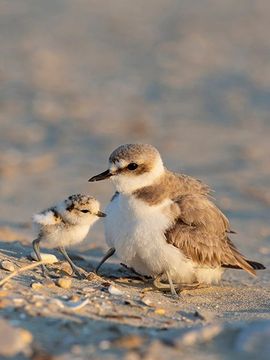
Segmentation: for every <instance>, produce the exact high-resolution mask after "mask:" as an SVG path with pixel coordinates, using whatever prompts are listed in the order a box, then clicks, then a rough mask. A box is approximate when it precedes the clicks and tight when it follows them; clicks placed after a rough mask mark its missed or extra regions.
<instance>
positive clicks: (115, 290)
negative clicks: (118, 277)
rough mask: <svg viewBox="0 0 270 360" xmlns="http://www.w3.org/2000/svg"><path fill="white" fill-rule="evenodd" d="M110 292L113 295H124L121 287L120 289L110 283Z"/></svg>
mask: <svg viewBox="0 0 270 360" xmlns="http://www.w3.org/2000/svg"><path fill="white" fill-rule="evenodd" d="M108 292H109V293H110V294H111V295H116V296H122V295H124V292H123V291H122V290H120V289H118V288H117V287H116V286H113V285H110V286H109V287H108Z"/></svg>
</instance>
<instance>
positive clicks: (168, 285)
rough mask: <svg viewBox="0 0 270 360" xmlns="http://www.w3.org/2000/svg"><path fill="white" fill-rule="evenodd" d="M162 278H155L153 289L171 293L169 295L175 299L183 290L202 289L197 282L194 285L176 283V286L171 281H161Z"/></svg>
mask: <svg viewBox="0 0 270 360" xmlns="http://www.w3.org/2000/svg"><path fill="white" fill-rule="evenodd" d="M162 277H163V274H162V275H159V276H157V277H156V278H155V279H154V281H153V285H154V287H155V288H157V289H158V290H161V291H164V292H169V291H170V292H171V294H172V295H173V296H174V297H175V296H177V297H178V296H179V295H178V294H180V293H181V292H182V291H184V290H195V289H199V288H202V287H204V286H203V285H202V284H200V283H199V282H196V283H192V284H186V283H178V284H174V283H173V282H172V281H170V280H169V279H168V282H163V281H161V278H162Z"/></svg>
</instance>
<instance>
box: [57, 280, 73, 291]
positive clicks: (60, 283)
mask: <svg viewBox="0 0 270 360" xmlns="http://www.w3.org/2000/svg"><path fill="white" fill-rule="evenodd" d="M56 285H58V286H59V287H61V288H62V289H70V288H71V285H72V279H71V278H68V277H63V278H60V279H58V280H57V281H56Z"/></svg>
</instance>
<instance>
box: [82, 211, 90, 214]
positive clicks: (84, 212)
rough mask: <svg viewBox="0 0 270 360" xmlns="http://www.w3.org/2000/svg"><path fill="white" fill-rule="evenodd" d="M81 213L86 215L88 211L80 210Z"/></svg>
mask: <svg viewBox="0 0 270 360" xmlns="http://www.w3.org/2000/svg"><path fill="white" fill-rule="evenodd" d="M81 212H82V213H85V214H86V213H88V212H89V210H81Z"/></svg>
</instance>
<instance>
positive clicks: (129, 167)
mask: <svg viewBox="0 0 270 360" xmlns="http://www.w3.org/2000/svg"><path fill="white" fill-rule="evenodd" d="M137 167H138V164H136V163H130V164H128V166H127V168H128V170H135V169H137Z"/></svg>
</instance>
